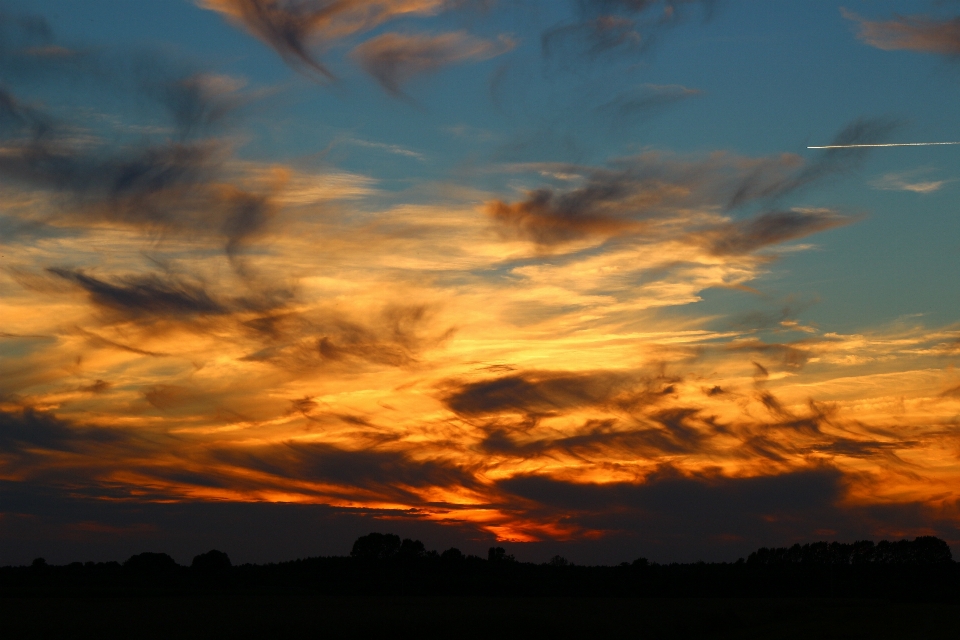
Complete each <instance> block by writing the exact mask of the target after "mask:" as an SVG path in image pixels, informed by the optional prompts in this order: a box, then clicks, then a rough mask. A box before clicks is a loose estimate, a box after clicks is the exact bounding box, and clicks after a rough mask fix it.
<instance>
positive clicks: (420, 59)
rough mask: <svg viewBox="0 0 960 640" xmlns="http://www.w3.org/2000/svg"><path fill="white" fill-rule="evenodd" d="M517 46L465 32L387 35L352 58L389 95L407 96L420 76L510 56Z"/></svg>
mask: <svg viewBox="0 0 960 640" xmlns="http://www.w3.org/2000/svg"><path fill="white" fill-rule="evenodd" d="M513 47H514V42H513V41H512V40H511V39H509V38H507V37H505V36H504V37H501V38H500V40H499V41H498V42H493V41H490V40H482V39H480V38H476V37H473V36H471V35H469V34H468V33H466V32H465V31H456V32H452V33H442V34H438V35H428V34H401V33H385V34H383V35H381V36H377V37H375V38H372V39H370V40H367V41H366V42H364V43H363V44H361V45H359V46H357V47H356V48H355V49H354V50H353V52H352V53H351V56H352V57H353V59H354V60H356V61H357V63H358V64H359V65H360V66H361V67H362V68H363V69H364V70H365V71H366V72H367V73H369V74H370V75H371V76H373V78H374V79H375V80H376V81H377V82H378V83H380V86H381V87H383V89H384V90H385V91H387V92H388V93H390V94H391V95H393V96H402V95H403V89H402V87H403V85H404V84H406V83H407V82H409V81H410V80H412V79H413V78H415V77H417V76H421V75H424V74H427V73H432V72H436V71H437V70H439V69H440V68H441V67H444V66H447V65H450V64H454V63H459V62H465V61H467V60H487V59H489V58H494V57H496V56H499V55H502V54H503V53H506V52H507V51H509V50H510V49H512V48H513Z"/></svg>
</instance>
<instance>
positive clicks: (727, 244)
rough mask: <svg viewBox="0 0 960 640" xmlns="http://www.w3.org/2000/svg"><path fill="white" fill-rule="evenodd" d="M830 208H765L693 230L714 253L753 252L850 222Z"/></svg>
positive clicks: (851, 220) (848, 218)
mask: <svg viewBox="0 0 960 640" xmlns="http://www.w3.org/2000/svg"><path fill="white" fill-rule="evenodd" d="M853 221H854V219H853V218H850V217H849V216H842V215H839V214H837V213H834V212H832V211H802V210H801V211H769V212H766V213H761V214H760V215H758V216H756V217H754V218H750V219H747V220H738V221H736V222H732V223H730V224H727V225H723V226H720V227H715V228H713V229H710V230H707V231H704V232H701V233H699V234H697V235H698V236H699V237H700V238H701V239H702V240H703V241H704V242H705V243H706V245H707V247H709V249H710V252H711V253H714V254H716V255H742V254H746V253H753V252H754V251H757V250H758V249H763V248H764V247H768V246H770V245H776V244H781V243H783V242H788V241H790V240H797V239H799V238H804V237H806V236H809V235H812V234H814V233H818V232H820V231H825V230H827V229H834V228H836V227H842V226H844V225H848V224H850V223H851V222H853Z"/></svg>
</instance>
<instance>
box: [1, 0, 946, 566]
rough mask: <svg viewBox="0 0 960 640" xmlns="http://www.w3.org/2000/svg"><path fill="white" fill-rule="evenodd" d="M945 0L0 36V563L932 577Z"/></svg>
mask: <svg viewBox="0 0 960 640" xmlns="http://www.w3.org/2000/svg"><path fill="white" fill-rule="evenodd" d="M958 104H960V2H958V1H956V0H939V1H937V0H844V1H843V2H839V3H838V2H833V1H829V0H824V1H817V2H810V0H778V1H777V2H769V1H768V0H716V1H710V0H138V1H136V2H131V1H130V0H69V1H68V0H30V1H29V2H27V1H26V0H22V1H20V2H15V1H8V2H3V3H2V4H0V565H6V564H20V563H26V562H29V561H30V560H31V559H32V558H33V557H36V556H44V557H45V558H47V560H48V561H50V562H68V561H73V560H81V561H82V560H122V559H124V558H126V557H127V556H129V555H130V554H132V553H136V552H140V551H146V550H150V551H165V552H167V553H170V554H171V555H173V556H174V557H175V558H176V559H177V560H179V561H181V562H189V559H190V557H192V555H193V554H196V553H200V552H203V551H206V550H208V549H210V548H218V549H222V550H224V551H226V552H227V553H228V554H230V556H231V558H233V559H234V562H244V561H257V562H261V561H276V560H285V559H291V558H294V557H298V556H310V555H329V554H345V553H347V552H348V551H349V548H350V544H351V542H352V541H353V539H354V538H355V537H357V536H358V535H361V534H365V533H368V532H370V531H383V532H396V533H398V534H400V535H403V536H411V537H418V538H420V539H422V540H423V541H424V542H425V543H426V545H427V547H428V548H440V549H443V548H446V547H449V546H457V547H459V548H461V549H463V550H464V551H465V552H471V553H485V550H486V547H488V546H490V545H491V544H499V545H502V546H505V547H508V550H509V551H510V552H511V553H514V554H515V555H516V556H517V557H518V558H520V559H524V560H534V561H543V560H546V559H547V558H548V557H550V556H551V555H553V554H554V553H561V554H563V555H564V556H566V557H568V558H570V559H571V560H573V561H575V562H583V563H588V562H589V563H594V562H602V563H616V562H620V561H625V560H627V561H629V560H633V559H634V558H636V557H639V556H644V557H648V558H650V559H651V560H656V561H674V560H678V561H690V560H700V559H703V560H736V559H737V558H738V557H740V556H743V555H746V554H747V553H749V552H750V551H751V550H753V549H755V548H757V547H759V546H781V545H788V544H793V543H794V542H810V541H815V540H821V539H826V540H841V541H852V540H855V539H863V538H870V539H874V540H879V539H883V538H888V539H889V538H901V537H911V538H912V537H913V536H917V535H937V536H940V537H942V538H944V539H946V540H948V542H950V543H951V544H952V545H953V548H954V552H955V553H960V546H958V545H960V371H958V370H957V369H956V368H955V367H956V365H957V364H960V296H958V284H960V269H958V266H960V216H958V213H960V212H958V202H960V180H958V176H960V146H951V145H939V146H922V147H920V146H918V147H884V148H876V149H871V148H848V149H832V150H810V149H807V147H808V146H820V145H831V144H879V143H901V142H951V141H960V120H958V115H957V113H958V111H957V105H958Z"/></svg>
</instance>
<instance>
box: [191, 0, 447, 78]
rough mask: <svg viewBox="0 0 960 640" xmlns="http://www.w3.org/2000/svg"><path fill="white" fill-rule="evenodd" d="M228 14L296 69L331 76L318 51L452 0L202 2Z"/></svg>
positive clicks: (430, 12)
mask: <svg viewBox="0 0 960 640" xmlns="http://www.w3.org/2000/svg"><path fill="white" fill-rule="evenodd" d="M197 3H198V4H199V5H200V6H201V7H203V8H206V9H211V10H214V11H217V12H219V13H222V14H224V15H226V16H227V17H228V18H230V19H231V20H233V21H235V22H237V23H239V24H240V25H242V26H243V27H244V28H246V29H247V30H248V31H249V32H250V33H251V34H253V35H254V36H256V37H257V38H259V39H260V40H262V41H263V42H264V43H266V44H267V45H268V46H270V47H271V48H272V49H273V50H274V51H276V52H277V53H278V54H279V55H280V56H281V57H282V58H283V59H284V60H285V61H286V62H287V63H288V64H290V65H291V66H293V67H294V68H297V69H301V70H304V71H307V72H308V73H312V74H318V75H320V76H322V77H325V78H327V79H333V77H334V75H333V73H332V72H331V71H330V70H329V69H328V68H327V66H326V65H324V64H323V63H322V62H321V61H320V58H319V54H318V52H320V51H322V50H323V49H324V48H326V47H329V46H330V45H332V44H333V43H334V42H335V41H337V40H340V39H342V38H346V37H348V36H352V35H354V34H357V33H363V32H365V31H368V30H370V29H372V28H374V27H376V26H378V25H381V24H383V23H385V22H388V21H390V20H394V19H396V18H400V17H405V16H429V15H434V14H436V13H439V12H441V11H443V10H444V9H446V8H448V7H450V6H452V5H456V4H459V3H455V2H450V0H198V2H197Z"/></svg>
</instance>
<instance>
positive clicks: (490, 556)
mask: <svg viewBox="0 0 960 640" xmlns="http://www.w3.org/2000/svg"><path fill="white" fill-rule="evenodd" d="M487 560H488V561H490V562H516V558H514V557H513V556H512V555H507V550H506V549H504V548H503V547H490V550H489V551H487Z"/></svg>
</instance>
